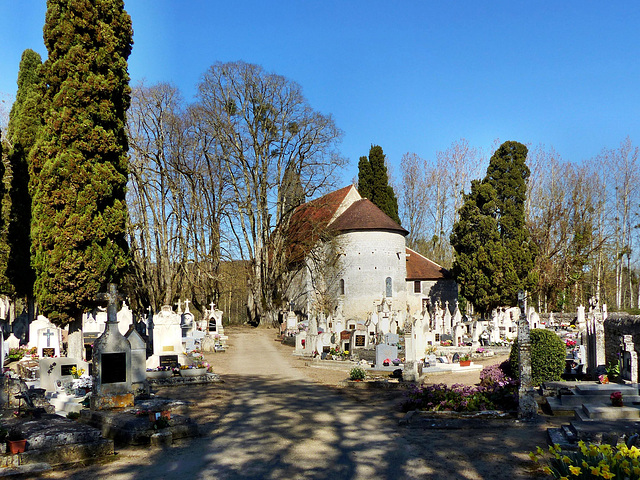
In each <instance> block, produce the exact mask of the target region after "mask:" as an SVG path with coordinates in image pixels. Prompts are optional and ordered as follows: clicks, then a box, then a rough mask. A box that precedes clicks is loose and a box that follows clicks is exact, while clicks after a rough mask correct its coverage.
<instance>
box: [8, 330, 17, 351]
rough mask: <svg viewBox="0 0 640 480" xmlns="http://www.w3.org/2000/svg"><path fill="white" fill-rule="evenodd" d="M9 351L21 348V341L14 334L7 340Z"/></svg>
mask: <svg viewBox="0 0 640 480" xmlns="http://www.w3.org/2000/svg"><path fill="white" fill-rule="evenodd" d="M6 343H7V350H11V349H12V348H20V339H19V338H17V337H16V336H15V335H14V334H13V333H11V334H10V335H9V338H7V342H6Z"/></svg>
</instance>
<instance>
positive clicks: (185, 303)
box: [184, 299, 191, 313]
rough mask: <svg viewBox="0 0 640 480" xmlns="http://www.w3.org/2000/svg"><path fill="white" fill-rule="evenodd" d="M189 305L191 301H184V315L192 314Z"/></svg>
mask: <svg viewBox="0 0 640 480" xmlns="http://www.w3.org/2000/svg"><path fill="white" fill-rule="evenodd" d="M189 303H190V302H189V300H188V299H187V300H185V301H184V313H191V312H190V311H189Z"/></svg>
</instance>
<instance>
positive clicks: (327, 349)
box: [322, 345, 331, 353]
mask: <svg viewBox="0 0 640 480" xmlns="http://www.w3.org/2000/svg"><path fill="white" fill-rule="evenodd" d="M322 351H323V352H324V353H329V352H330V351H331V347H329V346H327V345H325V346H324V347H322Z"/></svg>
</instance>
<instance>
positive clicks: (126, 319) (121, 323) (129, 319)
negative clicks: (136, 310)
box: [118, 302, 133, 335]
mask: <svg viewBox="0 0 640 480" xmlns="http://www.w3.org/2000/svg"><path fill="white" fill-rule="evenodd" d="M132 323H133V313H132V312H131V310H130V309H129V306H128V305H127V304H126V303H125V302H122V308H121V309H120V311H119V312H118V330H119V331H120V333H121V334H122V335H124V334H126V333H127V332H128V331H129V327H130V326H131V324H132Z"/></svg>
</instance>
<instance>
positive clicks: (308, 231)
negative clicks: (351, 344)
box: [287, 185, 458, 320]
mask: <svg viewBox="0 0 640 480" xmlns="http://www.w3.org/2000/svg"><path fill="white" fill-rule="evenodd" d="M289 232H290V234H289V239H290V245H289V250H288V252H287V254H288V258H289V264H290V269H291V272H292V275H293V281H292V282H291V285H290V287H289V290H288V299H289V301H290V302H291V304H292V306H293V309H294V310H295V311H297V312H299V313H301V314H303V315H306V316H309V315H317V314H320V313H321V312H323V313H325V314H330V313H332V312H334V311H335V310H336V308H339V309H341V313H342V315H343V316H344V318H345V319H347V320H349V319H355V320H366V319H367V318H368V317H369V315H370V314H371V312H373V311H374V310H380V309H381V306H382V305H383V304H386V306H387V307H388V308H390V309H391V310H392V311H393V312H395V313H396V314H397V315H398V316H399V317H400V318H402V319H404V318H407V316H408V315H418V314H420V313H421V312H422V310H423V309H424V308H425V307H426V306H427V305H429V304H431V305H433V304H435V302H440V304H441V305H444V304H445V302H446V301H448V302H449V304H450V305H452V306H453V305H454V303H455V300H457V291H458V289H457V285H456V283H455V281H454V280H453V279H452V278H451V275H450V274H449V272H448V271H447V270H445V269H444V268H442V267H440V266H439V265H437V264H436V263H434V262H432V261H431V260H429V259H428V258H426V257H424V256H423V255H420V254H419V253H417V252H415V251H413V250H411V249H409V248H407V247H406V242H405V237H406V236H407V235H408V233H409V232H408V231H407V230H405V229H404V228H402V227H401V226H400V225H398V224H397V223H396V222H395V221H393V220H392V219H391V218H390V217H389V216H387V215H386V214H385V213H384V212H383V211H382V210H380V209H379V208H378V207H377V206H375V205H374V204H373V203H372V202H371V201H370V200H368V199H366V198H362V197H361V196H360V194H359V193H358V191H357V189H356V188H355V186H353V185H351V186H348V187H345V188H342V189H340V190H337V191H334V192H331V193H329V194H327V195H325V196H323V197H320V198H318V199H316V200H312V201H310V202H308V203H305V204H303V205H300V206H299V207H298V208H297V209H296V210H295V212H294V214H293V216H292V219H291V223H290V229H289Z"/></svg>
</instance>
